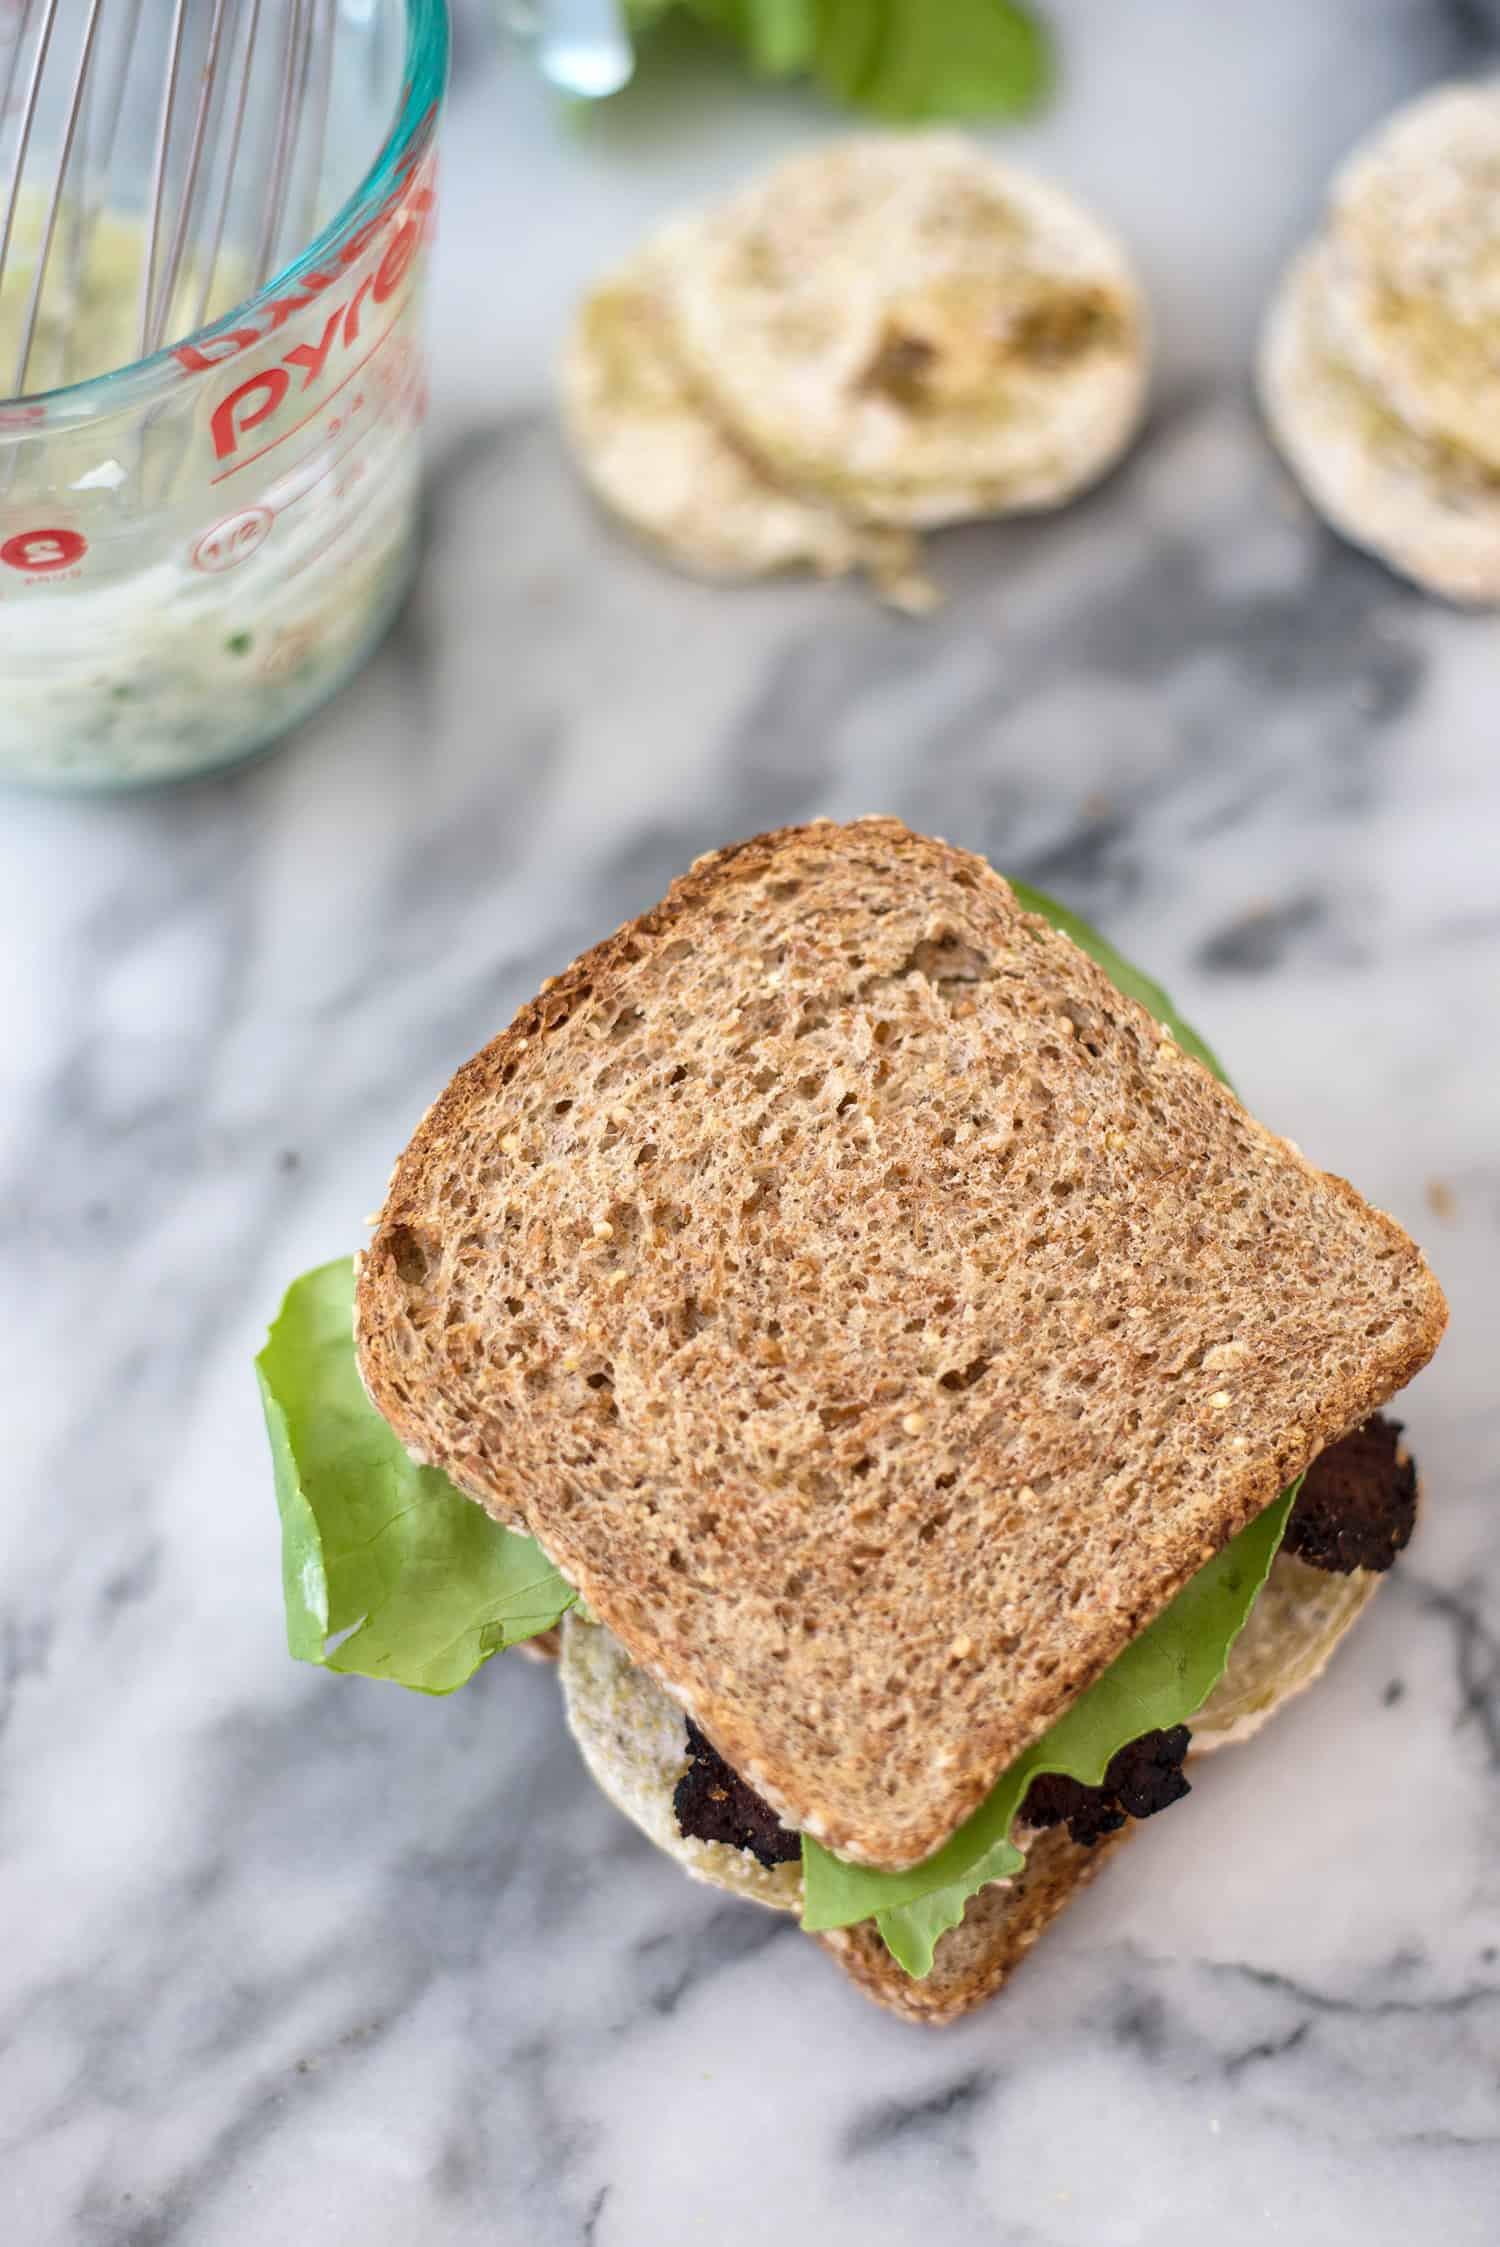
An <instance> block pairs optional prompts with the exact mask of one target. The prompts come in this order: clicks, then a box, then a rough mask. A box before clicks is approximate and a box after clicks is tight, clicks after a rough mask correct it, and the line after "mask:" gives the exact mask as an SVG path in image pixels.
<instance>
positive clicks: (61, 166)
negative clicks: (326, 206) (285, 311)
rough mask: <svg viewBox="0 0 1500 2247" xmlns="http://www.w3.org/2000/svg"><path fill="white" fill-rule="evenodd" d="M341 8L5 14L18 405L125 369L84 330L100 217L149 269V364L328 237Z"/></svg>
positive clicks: (2, 68)
mask: <svg viewBox="0 0 1500 2247" xmlns="http://www.w3.org/2000/svg"><path fill="white" fill-rule="evenodd" d="M338 5H339V0H0V348H3V350H4V358H3V359H0V398H4V397H6V396H7V395H8V396H10V397H12V398H19V397H22V396H24V395H25V394H26V393H27V391H28V387H30V388H31V389H32V390H35V389H36V388H38V387H50V386H51V385H52V384H55V383H58V382H70V381H78V380H80V379H82V378H83V377H84V376H87V375H92V374H99V373H104V372H106V371H107V368H106V367H105V366H96V365H92V364H84V363H83V362H82V355H81V352H80V348H79V341H78V335H77V330H78V326H79V322H78V320H77V318H76V317H75V315H76V313H77V309H78V306H79V303H80V300H81V292H82V291H83V290H84V289H85V287H86V286H87V285H88V282H89V276H90V260H91V258H92V257H94V255H95V253H96V251H97V250H98V246H99V243H100V239H101V222H109V223H110V224H111V225H112V226H113V228H114V232H113V234H112V236H111V240H110V255H111V256H112V257H113V258H114V260H115V266H116V273H117V275H118V266H119V262H120V259H121V257H122V255H123V256H126V257H128V258H129V259H130V261H131V262H132V264H133V266H134V267H135V269H136V270H134V272H133V273H132V275H131V280H132V283H133V291H134V303H135V312H134V354H133V355H134V356H135V357H136V358H144V357H146V356H148V355H149V354H150V353H151V352H154V351H157V350H159V349H160V348H161V347H162V345H163V344H164V343H170V342H173V341H175V340H176V339H177V338H178V337H179V336H182V335H186V334H189V333H191V332H192V330H193V329H195V328H199V327H202V326H203V325H204V323H205V321H206V320H208V319H210V318H216V317H217V316H218V315H219V314H220V313H221V312H223V311H226V310H228V309H229V308H230V307H231V306H232V305H233V304H235V303H237V302H239V301H241V300H242V299H243V298H244V297H246V296H248V295H250V294H252V293H253V292H254V291H255V290H256V289H257V288H259V287H261V286H262V285H263V283H264V282H266V281H267V280H268V279H269V278H270V277H271V275H272V274H273V273H274V272H275V271H276V270H277V269H278V267H279V266H280V265H281V264H282V263H284V262H285V261H286V259H287V258H288V257H290V256H292V255H295V253H296V251H297V250H299V249H300V248H302V247H304V246H305V245H306V243H307V242H308V241H310V240H311V238H312V236H313V234H314V233H315V232H316V229H317V225H318V224H319V223H320V222H321V218H322V217H323V216H325V215H326V214H324V213H321V212H320V211H319V209H318V197H319V181H320V174H321V171H322V163H323V150H324V139H325V134H326V130H327V121H328V109H329V90H330V84H331V80H332V77H333V61H334V34H335V28H336V17H337V10H338ZM121 221H124V222H125V225H124V227H123V229H122V227H121V225H120V223H119V222H121ZM44 336H45V338H46V340H47V343H48V350H49V354H50V356H51V358H52V359H53V360H54V361H55V362H56V363H55V365H53V366H51V367H50V368H48V369H47V380H46V382H45V383H43V384H39V383H38V381H37V376H38V372H39V360H40V357H41V354H40V353H39V342H40V340H41V339H42V338H43V337H44ZM129 355H130V354H129V353H128V352H126V353H124V354H122V355H121V356H123V357H127V358H128V356H129Z"/></svg>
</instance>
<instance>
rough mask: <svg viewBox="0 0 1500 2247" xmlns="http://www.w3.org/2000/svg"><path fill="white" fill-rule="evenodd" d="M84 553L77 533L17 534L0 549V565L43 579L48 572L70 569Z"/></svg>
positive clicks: (83, 542) (84, 543)
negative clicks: (24, 571) (0, 563)
mask: <svg viewBox="0 0 1500 2247" xmlns="http://www.w3.org/2000/svg"><path fill="white" fill-rule="evenodd" d="M88 550H89V542H88V540H87V539H86V538H85V537H84V536H83V535H82V533H81V532H79V531H17V533H16V535H15V537H14V538H8V539H7V540H6V541H5V544H4V545H3V546H0V562H4V564H5V566H6V568H7V569H12V570H26V571H28V572H29V573H30V574H31V575H32V576H34V577H45V576H46V574H47V572H48V571H49V570H66V569H71V568H72V566H73V564H74V563H75V562H81V561H82V560H83V557H84V555H85V554H86V553H87V552H88Z"/></svg>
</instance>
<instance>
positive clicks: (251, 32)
mask: <svg viewBox="0 0 1500 2247" xmlns="http://www.w3.org/2000/svg"><path fill="white" fill-rule="evenodd" d="M137 5H139V0H137ZM260 9H261V0H249V11H248V15H247V19H246V27H245V43H244V49H243V52H242V55H241V58H240V69H239V73H238V79H239V91H238V92H237V94H236V95H235V99H234V109H233V112H232V115H231V118H230V125H229V141H228V145H227V147H226V148H225V151H224V165H223V172H222V175H221V178H220V182H219V192H218V195H217V197H216V198H215V201H214V217H213V226H212V228H211V230H210V233H209V238H208V243H207V246H206V248H205V251H204V255H203V261H202V262H203V270H202V272H201V273H200V274H199V277H198V294H197V297H196V299H195V300H194V304H193V317H192V321H191V323H190V324H191V325H192V326H193V327H195V328H201V327H202V326H203V324H204V322H205V320H207V318H208V307H209V303H210V301H211V299H212V297H213V291H214V275H215V274H216V272H217V271H218V266H219V253H220V251H221V250H222V249H223V246H224V229H225V226H226V225H227V224H228V220H229V205H230V203H231V201H232V199H233V196H234V182H235V172H236V167H237V165H238V163H239V154H240V142H241V140H242V139H243V138H244V132H245V110H246V106H247V104H248V102H249V99H250V81H251V79H252V77H253V76H254V74H255V42H256V37H257V34H258V33H259V30H260Z"/></svg>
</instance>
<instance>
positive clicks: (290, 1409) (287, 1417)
mask: <svg viewBox="0 0 1500 2247" xmlns="http://www.w3.org/2000/svg"><path fill="white" fill-rule="evenodd" d="M255 1367H256V1372H257V1375H258V1376H259V1380H260V1392H261V1402H262V1403H263V1405H264V1407H265V1414H266V1427H267V1430H268V1432H269V1434H270V1438H271V1456H272V1460H273V1463H274V1466H275V1473H276V1502H277V1505H278V1506H279V1507H280V1509H281V1573H282V1588H283V1592H284V1594H285V1598H286V1627H287V1644H288V1646H289V1647H290V1648H291V1651H292V1653H293V1654H294V1655H296V1657H297V1659H298V1660H299V1661H302V1662H319V1663H321V1664H322V1665H323V1666H324V1668H325V1669H330V1670H343V1671H352V1672H354V1673H356V1674H358V1675H359V1676H361V1677H383V1678H391V1679H394V1681H395V1682H396V1683H397V1684H398V1685H409V1686H413V1687H415V1688H416V1689H417V1690H418V1691H419V1692H423V1693H451V1692H452V1691H453V1689H454V1687H455V1686H458V1685H462V1684H463V1683H464V1681H465V1680H466V1679H467V1678H470V1677H472V1676H473V1674H474V1672H475V1671H476V1670H477V1669H478V1668H479V1666H480V1664H481V1663H483V1662H487V1661H488V1660H489V1658H490V1656H491V1655H492V1654H498V1653H499V1652H500V1650H501V1648H502V1647H506V1646H513V1645H514V1644H515V1643H516V1641H517V1640H518V1639H523V1638H532V1637H534V1636H535V1635H536V1633H537V1632H538V1631H545V1630H550V1629H551V1627H552V1625H553V1624H554V1623H555V1622H556V1621H557V1619H558V1617H559V1616H560V1615H561V1614H562V1613H563V1611H564V1609H565V1608H568V1607H571V1606H572V1604H573V1598H574V1595H573V1593H572V1591H571V1590H570V1589H569V1587H568V1586H567V1584H565V1583H564V1581H563V1579H562V1577H561V1576H559V1575H558V1573H557V1570H556V1569H555V1568H554V1567H553V1566H552V1564H551V1562H550V1561H549V1560H548V1559H547V1558H546V1556H545V1555H544V1554H543V1553H542V1551H541V1550H540V1548H539V1547H538V1546H536V1545H535V1544H533V1542H532V1540H531V1539H530V1538H529V1537H520V1536H517V1535H516V1534H515V1533H514V1531H512V1530H509V1529H503V1528H502V1527H501V1525H500V1524H499V1522H497V1521H492V1520H491V1519H490V1517H489V1515H488V1514H487V1513H486V1512H485V1511H484V1508H483V1507H482V1506H477V1505H475V1503H474V1501H473V1500H472V1499H471V1498H466V1497H465V1496H464V1495H463V1493H462V1491H460V1490H456V1489H455V1488H454V1486H453V1484H452V1483H451V1482H450V1481H449V1480H448V1478H447V1476H446V1475H444V1474H440V1473H439V1472H438V1470H437V1469H436V1468H435V1467H418V1466H416V1465H415V1464H414V1463H413V1461H412V1460H411V1459H409V1458H408V1456H407V1454H406V1452H405V1451H404V1450H403V1449H402V1447H401V1445H400V1444H399V1443H398V1442H397V1440H396V1437H395V1436H394V1435H393V1433H392V1432H391V1430H390V1429H389V1428H388V1427H387V1425H386V1423H385V1421H384V1420H383V1419H382V1418H381V1416H380V1414H379V1413H378V1412H377V1411H376V1410H375V1407H374V1405H373V1404H371V1402H370V1400H369V1398H368V1397H367V1396H366V1394H365V1390H364V1384H363V1383H362V1382H361V1380H360V1377H359V1370H358V1367H357V1366H356V1364H355V1358H354V1266H353V1263H352V1261H351V1260H350V1259H349V1258H348V1257H343V1258H341V1259H340V1260H339V1261H338V1262H337V1263H334V1264H324V1265H323V1266H322V1267H321V1268H320V1269H319V1270H317V1271H315V1272H308V1273H306V1274H304V1276H303V1277H302V1278H301V1279H299V1280H294V1281H293V1283H292V1285H291V1287H290V1288H289V1290H288V1291H287V1297H286V1301H285V1302H284V1303H283V1305H282V1307H281V1311H280V1313H279V1314H278V1316H277V1318H276V1321H275V1323H274V1325H273V1326H272V1328H271V1331H270V1334H269V1335H268V1337H267V1339H266V1345H265V1348H264V1349H263V1350H262V1351H261V1353H260V1356H259V1357H258V1358H257V1359H256V1361H255Z"/></svg>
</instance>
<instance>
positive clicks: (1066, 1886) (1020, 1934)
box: [813, 1820, 1134, 2028]
mask: <svg viewBox="0 0 1500 2247" xmlns="http://www.w3.org/2000/svg"><path fill="white" fill-rule="evenodd" d="M1133 1831H1134V1821H1133V1820H1129V1821H1127V1822H1126V1824H1125V1825H1123V1826H1122V1827H1120V1829H1119V1831H1118V1832H1116V1833H1112V1834H1108V1835H1106V1836H1105V1838H1104V1839H1103V1840H1102V1841H1096V1842H1095V1843H1094V1844H1093V1845H1092V1847H1090V1848H1084V1847H1083V1846H1082V1845H1081V1844H1080V1843H1078V1842H1076V1841H1074V1840H1073V1839H1072V1838H1071V1837H1070V1835H1069V1833H1068V1830H1067V1828H1066V1826H1049V1827H1048V1828H1047V1830H1046V1831H1045V1832H1044V1833H1039V1834H1035V1835H1033V1836H1032V1837H1031V1840H1030V1842H1029V1844H1028V1846H1027V1851H1026V1863H1025V1865H1024V1867H1023V1868H1022V1870H1021V1871H1020V1872H1019V1873H1018V1874H1017V1875H1016V1877H1015V1879H1014V1880H1007V1881H997V1882H994V1883H993V1884H992V1885H991V1886H990V1887H988V1888H982V1889H981V1890H980V1892H979V1894H978V1895H977V1896H976V1897H975V1898H974V1900H973V1902H972V1903H971V1904H970V1906H969V1908H968V1910H967V1911H966V1912H965V1913H964V1916H963V1918H962V1919H961V1920H960V1921H959V1923H958V1925H957V1926H956V1927H950V1928H949V1930H948V1932H947V1934H946V1935H942V1936H940V1937H939V1938H938V1942H937V1947H936V1949H935V1950H934V1952H933V1958H932V1971H931V1973H930V1974H928V1975H927V1976H926V1977H925V1978H924V1979H923V1980H922V1981H916V1980H914V1979H913V1977H912V1976H911V1975H910V1974H908V1973H907V1971H906V1969H905V1967H904V1966H902V1965H900V1963H899V1962H898V1961H897V1960H896V1959H895V1958H893V1957H892V1955H891V1953H890V1952H889V1951H888V1950H887V1949H886V1947H885V1942H884V1939H883V1937H882V1936H881V1933H880V1930H879V1928H878V1927H877V1926H876V1924H875V1922H874V1920H873V1919H866V1920H862V1921H861V1922H860V1924H859V1925H858V1926H857V1927H835V1928H833V1929H831V1930H830V1931H829V1932H828V1933H827V1934H823V1935H815V1936H814V1937H813V1940H814V1942H816V1943H818V1944H820V1945H821V1946H822V1948H823V1949H824V1950H825V1951H827V1952H828V1953H829V1955H830V1957H832V1958H835V1959H837V1961H838V1963H839V1965H840V1966H842V1968H843V1969H844V1972H845V1973H846V1974H847V1975H848V1977H849V1979H850V1981H851V1982H853V1983H854V1984H855V1986H856V1987H857V1988H858V1989H861V1990H863V1992H864V1994H865V1996H866V1997H869V1998H873V1999H874V2001H875V2003H876V2004H877V2005H883V2006H884V2007H885V2009H886V2011H887V2012H888V2013H899V2014H900V2016H901V2018H902V2020H904V2021H919V2022H922V2023H924V2024H925V2025H927V2026H928V2027H931V2028H941V2027H942V2026H943V2025H944V2023H945V2022H948V2021H956V2020H958V2019H959V2018H960V2016H961V2015H963V2014H965V2013H972V2012H973V2010H974V2008H975V2006H976V2005H983V2004H984V2003H985V2001H986V1999H988V1998H991V1997H994V1996H995V1995H996V1994H997V1992H998V1991H999V1990H1001V1989H1003V1987H1004V1986H1005V1984H1006V1983H1007V1982H1008V1981H1009V1980H1010V1977H1011V1975H1012V1974H1013V1973H1014V1972H1015V1970H1016V1968H1017V1967H1018V1966H1019V1965H1020V1963H1021V1961H1022V1959H1023V1958H1025V1956H1026V1954H1027V1952H1028V1951H1029V1950H1030V1949H1031V1946H1032V1945H1033V1943H1034V1942H1035V1941H1036V1939H1037V1937H1038V1936H1039V1935H1040V1934H1041V1933H1042V1931H1043V1929H1044V1928H1046V1927H1048V1926H1050V1925H1051V1923H1052V1921H1053V1920H1054V1919H1055V1918H1056V1917H1057V1915H1058V1913H1059V1912H1060V1911H1061V1910H1062V1908H1063V1906H1064V1905H1065V1904H1067V1903H1068V1902H1070V1901H1071V1899H1072V1898H1073V1897H1074V1896H1076V1895H1077V1894H1078V1892H1079V1890H1080V1889H1083V1888H1086V1887H1087V1886H1088V1884H1089V1882H1090V1881H1091V1880H1093V1879H1094V1878H1095V1876H1096V1875H1097V1874H1098V1873H1100V1872H1102V1871H1103V1869H1104V1866H1105V1864H1106V1863H1107V1862H1108V1860H1109V1858H1110V1857H1111V1856H1113V1854H1114V1852H1115V1851H1116V1850H1117V1849H1119V1848H1122V1847H1123V1846H1124V1844H1125V1842H1126V1841H1128V1840H1129V1838H1130V1835H1131V1834H1132V1832H1133Z"/></svg>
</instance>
